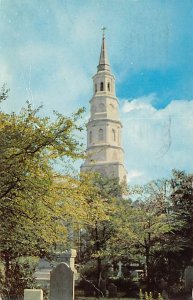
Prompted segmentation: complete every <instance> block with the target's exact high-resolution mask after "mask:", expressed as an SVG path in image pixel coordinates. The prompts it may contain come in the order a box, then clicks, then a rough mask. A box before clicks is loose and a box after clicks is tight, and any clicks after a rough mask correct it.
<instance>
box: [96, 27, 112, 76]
mask: <svg viewBox="0 0 193 300" xmlns="http://www.w3.org/2000/svg"><path fill="white" fill-rule="evenodd" d="M101 30H102V31H103V38H102V46H101V54H100V59H99V64H98V66H97V68H98V71H110V65H109V59H108V55H107V49H106V41H105V30H106V27H104V26H103V27H102V28H101Z"/></svg>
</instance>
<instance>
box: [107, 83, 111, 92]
mask: <svg viewBox="0 0 193 300" xmlns="http://www.w3.org/2000/svg"><path fill="white" fill-rule="evenodd" d="M107 90H108V91H109V92H110V91H111V86H110V82H108V84H107Z"/></svg>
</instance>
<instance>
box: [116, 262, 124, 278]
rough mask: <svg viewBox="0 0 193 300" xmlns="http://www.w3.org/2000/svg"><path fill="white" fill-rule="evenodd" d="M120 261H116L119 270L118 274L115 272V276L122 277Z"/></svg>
mask: <svg viewBox="0 0 193 300" xmlns="http://www.w3.org/2000/svg"><path fill="white" fill-rule="evenodd" d="M122 265H123V264H122V262H121V261H119V262H118V267H119V271H118V274H117V277H123V273H122Z"/></svg>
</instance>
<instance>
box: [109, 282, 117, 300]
mask: <svg viewBox="0 0 193 300" xmlns="http://www.w3.org/2000/svg"><path fill="white" fill-rule="evenodd" d="M108 291H109V298H117V286H116V285H115V284H114V283H110V284H109V286H108Z"/></svg>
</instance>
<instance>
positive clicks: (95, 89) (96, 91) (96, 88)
mask: <svg viewBox="0 0 193 300" xmlns="http://www.w3.org/2000/svg"><path fill="white" fill-rule="evenodd" d="M96 92H97V84H96V83H95V93H96Z"/></svg>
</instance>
